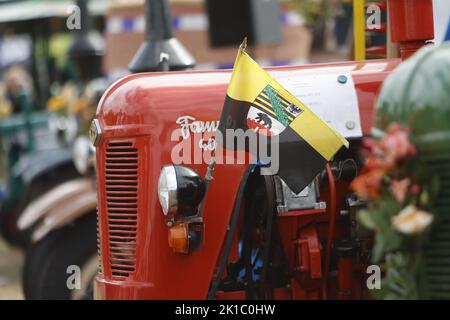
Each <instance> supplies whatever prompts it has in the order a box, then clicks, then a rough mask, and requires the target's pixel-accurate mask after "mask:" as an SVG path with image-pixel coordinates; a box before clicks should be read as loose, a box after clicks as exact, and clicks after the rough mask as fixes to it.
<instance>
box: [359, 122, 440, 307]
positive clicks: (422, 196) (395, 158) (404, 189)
mask: <svg viewBox="0 0 450 320" xmlns="http://www.w3.org/2000/svg"><path fill="white" fill-rule="evenodd" d="M409 133H410V131H409V129H408V128H405V127H401V126H399V125H398V124H396V123H393V124H391V125H390V126H389V127H388V129H387V130H386V132H385V133H384V136H383V138H382V139H381V140H375V139H366V140H365V141H364V145H365V147H366V148H367V149H366V152H365V154H364V156H366V157H367V160H366V164H365V166H364V168H363V170H362V171H361V174H360V175H359V176H358V177H357V178H356V179H355V180H354V181H353V182H352V188H353V190H354V191H355V192H356V194H357V195H358V197H359V198H361V199H363V200H366V201H367V203H368V206H367V209H366V210H363V211H361V212H360V213H359V216H358V219H359V222H360V223H361V224H362V225H364V226H365V227H366V228H368V229H371V230H373V231H374V232H375V242H374V247H373V250H372V262H374V263H383V265H382V266H383V269H384V278H383V281H382V289H381V290H379V291H378V292H377V291H374V292H373V293H374V295H375V296H376V297H378V298H383V299H416V298H417V297H419V294H420V290H421V289H420V285H419V283H420V280H419V275H420V274H421V268H422V263H421V259H422V248H423V243H424V241H425V240H426V234H427V232H426V231H427V230H428V229H429V226H430V225H431V223H432V221H433V218H434V217H433V215H432V214H431V213H430V212H428V211H429V210H432V206H431V204H432V201H431V199H432V198H433V196H434V194H436V191H437V182H436V179H435V178H433V177H431V176H430V175H429V172H428V170H427V167H426V165H425V163H423V162H422V161H421V160H420V157H418V155H417V151H416V148H415V145H414V144H413V143H412V142H411V141H410V134H409Z"/></svg>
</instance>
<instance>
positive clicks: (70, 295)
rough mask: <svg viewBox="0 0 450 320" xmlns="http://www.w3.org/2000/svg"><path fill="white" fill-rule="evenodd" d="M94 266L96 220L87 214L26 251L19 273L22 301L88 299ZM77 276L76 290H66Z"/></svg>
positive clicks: (90, 296)
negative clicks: (23, 299) (20, 276)
mask: <svg viewBox="0 0 450 320" xmlns="http://www.w3.org/2000/svg"><path fill="white" fill-rule="evenodd" d="M97 267H98V257H97V246H96V217H95V214H94V213H89V214H87V215H86V216H84V217H82V218H80V219H79V220H77V221H75V222H74V223H72V224H71V225H68V226H66V227H64V228H62V229H59V230H55V231H52V232H51V233H49V234H48V235H47V236H46V237H45V238H43V239H42V240H40V241H39V242H38V243H36V244H35V245H33V246H32V247H31V248H30V250H28V252H27V254H26V257H25V264H24V269H23V274H22V280H23V281H22V285H23V291H24V295H25V299H29V300H72V299H92V298H93V296H92V280H93V278H94V276H95V274H96V273H97ZM77 268H79V271H80V273H79V274H78V272H77V271H76V269H77ZM78 275H79V284H80V288H79V289H78V288H73V287H72V288H69V285H74V284H75V285H76V283H77V281H78V279H77V280H75V281H74V277H77V276H78Z"/></svg>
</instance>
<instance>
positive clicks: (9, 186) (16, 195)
mask: <svg viewBox="0 0 450 320" xmlns="http://www.w3.org/2000/svg"><path fill="white" fill-rule="evenodd" d="M18 100H19V106H20V112H17V113H15V114H13V115H11V116H10V117H8V118H6V119H2V120H0V144H1V155H0V156H1V160H0V163H1V169H2V172H1V175H2V177H3V181H4V182H3V183H4V186H3V188H2V189H3V190H1V194H0V203H1V204H0V233H1V235H2V236H3V237H4V238H5V239H6V240H7V241H8V242H10V243H11V244H14V245H19V246H26V245H27V236H26V235H23V234H21V233H20V232H18V230H17V226H16V222H17V219H18V216H19V214H20V212H21V211H22V210H23V208H24V207H25V206H26V204H27V203H29V202H30V201H31V200H33V199H35V198H36V197H38V196H39V195H41V194H43V193H44V192H46V191H47V190H48V189H49V188H51V187H52V186H54V185H57V184H59V183H60V182H61V181H65V180H67V179H70V178H72V177H75V176H77V175H78V172H77V171H76V169H75V167H74V165H73V161H72V152H71V149H70V147H69V145H68V144H69V143H68V142H69V140H70V137H69V136H70V135H72V134H70V133H69V132H73V131H74V130H76V124H75V123H73V122H71V121H70V120H67V119H63V118H60V117H57V116H55V115H52V114H50V113H49V112H47V111H32V104H31V102H30V94H29V93H27V92H25V91H22V92H21V93H20V94H19V95H18Z"/></svg>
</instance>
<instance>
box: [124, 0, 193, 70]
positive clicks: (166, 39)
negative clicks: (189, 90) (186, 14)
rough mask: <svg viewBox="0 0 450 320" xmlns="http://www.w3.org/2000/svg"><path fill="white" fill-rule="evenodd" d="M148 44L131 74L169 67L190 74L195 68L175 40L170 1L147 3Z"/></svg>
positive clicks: (134, 63)
mask: <svg viewBox="0 0 450 320" xmlns="http://www.w3.org/2000/svg"><path fill="white" fill-rule="evenodd" d="M145 24H146V27H145V40H144V43H143V44H142V45H141V46H140V48H139V50H138V51H137V53H136V55H135V56H134V57H133V59H132V60H131V63H130V65H129V66H128V68H129V69H130V71H131V72H133V73H137V72H150V71H160V70H162V69H166V68H162V66H161V64H162V63H163V64H168V69H169V70H170V71H175V70H186V69H189V68H193V67H194V66H195V60H194V58H193V57H192V56H191V54H190V53H189V52H188V51H187V50H186V49H185V48H184V47H183V45H182V44H181V43H180V42H179V41H178V40H177V39H176V38H174V37H173V34H172V17H171V14H170V6H169V2H168V1H167V0H146V1H145Z"/></svg>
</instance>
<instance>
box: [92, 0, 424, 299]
mask: <svg viewBox="0 0 450 320" xmlns="http://www.w3.org/2000/svg"><path fill="white" fill-rule="evenodd" d="M389 4H390V5H391V6H390V7H389V20H390V24H391V26H393V27H392V28H391V31H392V39H393V41H394V42H396V43H399V45H400V52H401V56H402V58H403V59H405V58H407V57H408V56H409V55H410V54H411V53H412V52H413V51H415V50H417V49H418V48H420V47H421V46H423V45H425V44H426V42H427V41H429V40H431V39H432V38H433V25H432V2H431V0H430V1H428V0H415V1H413V0H409V1H405V0H394V1H389ZM168 42H170V41H169V40H168ZM166 44H167V43H166ZM146 50H151V48H150V49H149V48H148V47H147V48H146ZM153 58H154V57H153ZM157 58H158V59H159V57H157ZM164 59H165V56H161V61H162V63H163V62H164V61H165V60H164ZM169 61H170V58H169ZM401 62H402V59H384V60H370V61H355V62H341V63H331V64H317V65H305V66H294V67H279V68H270V69H267V71H268V72H269V73H270V75H271V76H273V77H274V78H275V79H277V80H278V81H279V82H281V83H289V82H292V81H294V80H296V79H297V80H298V79H300V80H302V79H307V78H308V77H309V78H308V79H311V77H318V79H326V81H329V80H330V79H334V80H333V81H335V83H338V84H339V83H340V84H346V85H348V86H350V87H351V88H350V89H349V90H348V91H346V93H345V94H346V95H345V97H346V99H349V100H348V101H349V102H348V103H349V104H350V101H351V98H350V96H351V95H352V94H353V95H354V102H355V104H354V106H356V112H357V113H358V114H359V116H357V117H356V121H353V120H349V121H347V122H344V123H337V122H336V121H342V119H344V120H345V117H346V116H347V117H349V119H352V117H354V116H355V114H340V111H339V112H335V111H336V110H334V107H335V105H337V104H339V102H338V100H339V97H341V96H340V94H339V93H336V94H337V96H336V101H333V100H332V99H331V100H330V99H328V100H326V99H325V100H321V101H322V102H323V101H329V104H326V103H325V102H323V104H322V107H323V108H325V110H324V111H323V116H324V117H328V120H329V121H330V122H331V123H332V124H333V125H334V126H335V127H342V129H341V132H342V133H343V134H344V135H345V136H346V137H347V139H348V140H349V142H350V147H349V149H342V150H341V151H340V152H339V153H338V154H337V155H336V156H335V157H334V159H333V161H331V162H330V163H329V165H327V168H326V170H324V172H323V173H321V174H319V175H318V176H317V177H316V178H315V179H314V181H313V182H312V183H311V184H310V185H309V186H308V187H307V188H306V189H305V190H303V191H302V192H301V193H298V194H296V193H294V192H292V190H290V189H289V187H288V186H287V185H286V184H285V183H284V181H283V180H282V179H280V178H279V177H278V176H267V175H266V176H264V175H260V174H259V172H260V170H262V169H261V166H259V165H248V164H245V163H243V164H232V165H230V164H219V163H217V164H216V165H215V168H214V175H213V179H212V180H211V179H210V178H211V171H210V170H208V163H205V162H203V161H195V160H192V161H190V163H187V162H182V163H174V160H173V152H174V151H173V150H174V148H175V147H176V146H177V144H178V143H179V142H180V141H184V140H187V141H189V143H190V151H191V155H195V154H199V153H200V155H201V154H202V152H204V150H206V149H207V148H209V147H210V146H211V141H212V140H210V138H211V133H213V132H214V131H215V130H216V129H217V124H218V121H219V118H220V114H221V110H222V106H223V101H224V97H225V93H226V90H227V85H228V83H229V81H230V75H231V72H230V71H189V72H170V73H167V72H165V73H142V74H135V75H131V76H128V77H125V78H123V79H122V80H120V81H118V82H117V83H115V84H114V85H113V86H111V87H110V88H109V89H108V90H107V92H106V93H105V94H104V96H103V98H102V100H101V101H100V104H99V106H98V110H97V115H96V118H95V119H94V121H93V124H92V127H91V140H92V142H93V144H94V145H95V147H96V150H97V152H96V157H97V158H96V161H97V184H98V240H99V254H100V271H99V274H98V275H97V277H96V279H95V285H94V292H95V293H94V295H95V298H97V299H206V298H208V299H364V298H368V297H369V294H368V289H367V287H366V279H367V277H368V275H369V274H368V265H370V252H371V247H372V242H373V239H372V238H373V236H372V234H371V233H370V232H367V230H364V229H363V228H361V227H360V226H359V225H358V223H357V221H356V213H357V211H358V210H359V209H360V208H361V207H363V206H364V203H362V202H361V201H359V200H358V199H357V198H356V197H355V196H354V195H353V193H352V191H351V190H350V189H349V184H350V182H351V181H352V179H354V178H355V176H356V175H357V174H358V171H359V169H360V168H361V166H362V163H363V159H362V158H361V157H360V151H361V149H362V144H361V141H362V139H363V137H365V136H369V135H370V134H371V129H372V127H373V125H374V119H375V102H376V97H377V93H378V92H379V89H380V87H381V85H382V84H383V81H384V80H385V79H386V77H387V76H389V74H390V73H391V72H392V71H393V70H394V69H395V68H396V67H397V66H398V65H399V64H400V63H401ZM166 64H167V65H168V64H170V63H169V62H167V61H166ZM166 67H167V66H166ZM308 81H312V80H308ZM326 81H325V82H323V83H322V84H320V83H319V84H316V85H318V86H319V88H321V90H322V93H325V92H327V90H332V88H334V85H330V86H329V85H327V83H328V82H326ZM294 82H295V81H294ZM300 82H301V81H300ZM319 82H320V81H319ZM316 93H317V94H320V93H321V91H320V90H319V91H318V92H316ZM349 95H350V96H349ZM342 97H344V96H342ZM345 101H347V100H345ZM331 103H332V104H331ZM340 110H341V109H340ZM344 111H345V110H344ZM344 113H345V112H344ZM177 130H181V133H182V134H181V136H180V137H178V138H176V139H174V137H173V132H176V131H177ZM352 130H353V131H352ZM199 136H200V138H199V139H196V137H197V138H198V137H199ZM191 158H194V157H191ZM205 194H206V196H205ZM369 270H370V269H369ZM369 273H370V272H369Z"/></svg>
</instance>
